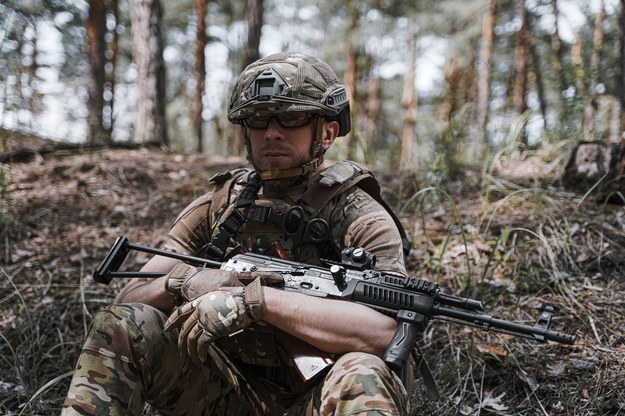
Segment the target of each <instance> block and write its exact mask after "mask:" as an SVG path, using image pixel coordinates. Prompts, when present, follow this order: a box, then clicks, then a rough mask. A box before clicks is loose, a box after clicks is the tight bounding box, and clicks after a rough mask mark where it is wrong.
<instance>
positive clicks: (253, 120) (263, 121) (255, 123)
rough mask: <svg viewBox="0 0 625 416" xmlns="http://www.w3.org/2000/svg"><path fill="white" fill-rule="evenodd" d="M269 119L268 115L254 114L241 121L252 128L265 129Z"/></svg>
mask: <svg viewBox="0 0 625 416" xmlns="http://www.w3.org/2000/svg"><path fill="white" fill-rule="evenodd" d="M270 119H271V117H270V116H265V117H262V116H259V115H258V114H256V115H254V116H251V117H248V118H246V119H244V120H243V123H245V125H246V126H247V127H250V128H252V129H266V128H267V126H268V125H269V120H270Z"/></svg>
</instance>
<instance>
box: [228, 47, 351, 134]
mask: <svg viewBox="0 0 625 416" xmlns="http://www.w3.org/2000/svg"><path fill="white" fill-rule="evenodd" d="M302 111H303V112H311V113H315V114H322V115H324V116H325V118H327V119H330V120H336V121H337V122H338V123H339V134H338V135H339V136H344V135H346V134H347V133H349V132H350V130H351V118H350V108H349V100H348V99H347V93H346V91H345V87H343V85H341V83H340V82H339V80H338V78H337V76H336V73H335V72H334V70H332V68H330V66H329V65H328V64H326V63H325V62H323V61H321V60H320V59H318V58H316V57H314V56H310V55H306V54H302V53H295V52H282V53H277V54H274V55H270V56H268V57H266V58H263V59H260V60H258V61H256V62H253V63H252V64H250V65H248V66H247V68H245V70H243V72H242V73H241V75H240V76H239V79H238V80H237V83H236V85H235V87H234V91H233V93H232V96H231V98H230V104H229V106H228V119H229V120H230V121H231V122H232V123H235V124H242V123H243V120H245V119H246V118H248V117H251V116H252V115H257V114H260V115H264V114H268V113H269V114H276V113H289V112H302Z"/></svg>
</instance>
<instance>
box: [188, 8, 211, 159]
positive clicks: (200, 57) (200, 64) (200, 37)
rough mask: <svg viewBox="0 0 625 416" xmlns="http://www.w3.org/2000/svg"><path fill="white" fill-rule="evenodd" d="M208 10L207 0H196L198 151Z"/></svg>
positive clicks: (195, 128)
mask: <svg viewBox="0 0 625 416" xmlns="http://www.w3.org/2000/svg"><path fill="white" fill-rule="evenodd" d="M207 11H208V1H207V0H195V16H196V19H197V33H196V37H195V68H194V71H193V75H194V77H195V94H194V96H193V109H192V111H191V114H192V115H191V123H192V126H193V134H194V136H195V141H196V150H197V152H198V153H202V152H203V151H204V145H203V137H202V131H203V128H202V127H203V120H202V111H203V109H204V106H203V105H202V97H204V89H205V86H206V55H205V54H204V50H205V49H206V44H207V43H208V36H207V35H206V13H207Z"/></svg>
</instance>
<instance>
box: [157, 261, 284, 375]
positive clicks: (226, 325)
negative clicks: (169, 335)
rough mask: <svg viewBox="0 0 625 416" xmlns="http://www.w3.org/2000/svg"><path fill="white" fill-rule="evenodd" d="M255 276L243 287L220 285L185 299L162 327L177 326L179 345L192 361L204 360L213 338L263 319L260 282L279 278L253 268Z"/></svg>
mask: <svg viewBox="0 0 625 416" xmlns="http://www.w3.org/2000/svg"><path fill="white" fill-rule="evenodd" d="M254 274H255V276H256V279H255V280H254V281H253V282H252V283H250V284H249V285H247V286H245V287H242V286H237V287H223V288H221V289H219V290H215V291H212V292H209V293H206V294H204V295H202V296H200V297H199V298H197V299H194V300H193V301H191V302H188V303H185V304H184V305H182V306H181V307H179V308H178V309H177V310H175V311H174V313H173V314H172V315H171V316H170V317H169V319H168V320H167V322H166V323H165V330H166V331H171V330H172V329H174V328H177V327H179V326H180V325H181V324H182V328H181V329H180V335H179V336H178V348H179V349H180V351H181V352H186V353H187V354H188V355H189V357H190V358H191V360H192V361H193V362H194V363H196V364H197V363H200V362H204V361H205V360H206V357H207V354H208V348H209V346H210V345H211V344H212V343H213V342H215V340H217V339H219V338H222V337H225V336H228V335H232V334H234V333H236V332H239V331H242V330H244V329H246V328H247V327H249V326H250V325H251V324H252V323H254V322H261V321H262V320H263V311H262V305H263V295H262V293H263V292H262V285H263V284H268V283H275V282H277V281H282V277H281V276H280V275H279V274H277V273H263V272H255V273H254Z"/></svg>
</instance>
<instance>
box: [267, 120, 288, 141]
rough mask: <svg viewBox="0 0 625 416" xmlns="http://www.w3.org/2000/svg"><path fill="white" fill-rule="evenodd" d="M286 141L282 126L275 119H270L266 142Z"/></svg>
mask: <svg viewBox="0 0 625 416" xmlns="http://www.w3.org/2000/svg"><path fill="white" fill-rule="evenodd" d="M282 139H284V131H283V130H282V126H280V124H279V123H278V122H277V121H276V119H275V118H270V119H269V124H267V128H266V129H265V140H282Z"/></svg>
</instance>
